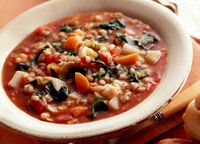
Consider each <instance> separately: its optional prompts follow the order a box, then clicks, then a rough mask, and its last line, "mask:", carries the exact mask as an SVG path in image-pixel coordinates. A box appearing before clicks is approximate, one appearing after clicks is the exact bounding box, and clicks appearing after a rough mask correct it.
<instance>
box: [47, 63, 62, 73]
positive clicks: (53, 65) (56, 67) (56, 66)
mask: <svg viewBox="0 0 200 144" xmlns="http://www.w3.org/2000/svg"><path fill="white" fill-rule="evenodd" d="M51 69H53V70H54V71H55V73H56V74H57V75H58V73H59V70H60V67H59V66H58V65H57V64H55V63H50V64H48V65H47V74H48V75H51Z"/></svg>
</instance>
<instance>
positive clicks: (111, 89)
mask: <svg viewBox="0 0 200 144" xmlns="http://www.w3.org/2000/svg"><path fill="white" fill-rule="evenodd" d="M102 94H103V96H105V97H106V98H108V99H112V98H113V97H116V96H117V95H118V91H117V88H116V87H115V86H113V85H111V84H107V85H105V90H104V91H103V93H102Z"/></svg>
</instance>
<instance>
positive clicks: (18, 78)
mask: <svg viewBox="0 0 200 144" xmlns="http://www.w3.org/2000/svg"><path fill="white" fill-rule="evenodd" d="M27 75H28V74H27V73H26V72H23V71H16V72H15V74H14V76H13V77H12V79H11V80H10V81H9V83H8V85H9V86H10V87H13V88H16V89H18V88H19V87H20V86H21V82H22V78H24V77H26V76H27Z"/></svg>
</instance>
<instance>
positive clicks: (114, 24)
mask: <svg viewBox="0 0 200 144" xmlns="http://www.w3.org/2000/svg"><path fill="white" fill-rule="evenodd" d="M98 27H99V28H101V29H105V30H118V29H120V28H123V27H125V24H124V23H122V22H121V21H119V20H118V19H114V20H112V21H110V22H109V23H105V24H100V25H99V26H98Z"/></svg>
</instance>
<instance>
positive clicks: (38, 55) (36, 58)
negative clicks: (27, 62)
mask: <svg viewBox="0 0 200 144" xmlns="http://www.w3.org/2000/svg"><path fill="white" fill-rule="evenodd" d="M47 48H49V45H46V46H45V47H44V48H43V49H41V50H40V52H39V53H38V54H37V55H36V56H35V58H34V59H33V61H32V63H31V65H33V64H34V63H35V62H37V61H38V59H39V57H40V55H41V54H42V53H43V51H44V50H45V49H47Z"/></svg>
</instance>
